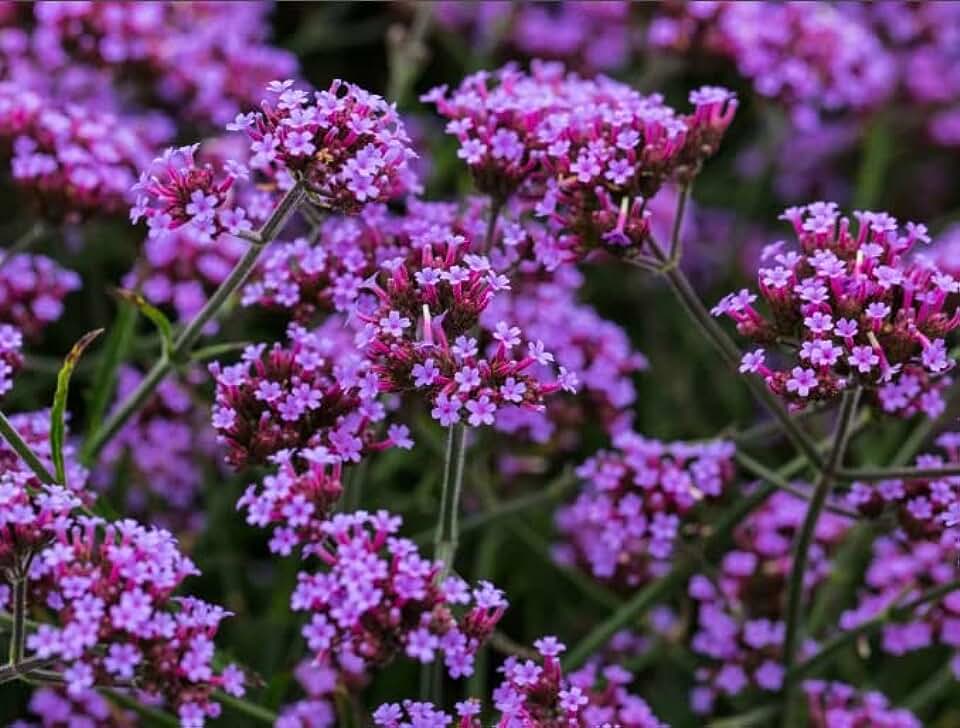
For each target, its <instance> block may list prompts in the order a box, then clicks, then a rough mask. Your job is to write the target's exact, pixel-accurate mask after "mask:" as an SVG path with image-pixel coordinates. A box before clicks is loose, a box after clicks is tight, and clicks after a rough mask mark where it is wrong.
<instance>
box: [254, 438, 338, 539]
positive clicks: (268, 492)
mask: <svg viewBox="0 0 960 728" xmlns="http://www.w3.org/2000/svg"><path fill="white" fill-rule="evenodd" d="M269 460H270V462H271V463H272V464H274V465H276V472H274V473H271V474H268V475H266V476H264V478H263V483H262V484H260V485H259V486H258V485H257V484H250V485H249V486H247V489H246V491H244V494H243V496H241V498H240V500H238V501H237V508H238V509H242V510H246V512H247V523H249V524H250V525H251V526H260V527H261V528H263V527H266V526H272V527H273V529H274V530H273V538H271V539H270V550H271V551H272V552H273V553H275V554H280V555H281V556H289V555H290V554H291V553H292V552H293V549H294V547H295V546H297V545H299V544H304V543H313V542H318V541H321V540H322V539H323V538H324V536H325V533H326V532H325V531H324V524H325V523H326V519H327V518H328V517H329V515H330V514H331V512H332V511H333V508H334V506H335V505H336V503H337V501H338V500H339V499H340V496H341V495H342V494H343V485H342V483H341V478H342V470H343V465H342V461H341V460H340V458H339V457H337V456H336V455H333V454H332V453H331V452H330V451H329V450H328V449H327V448H325V447H322V446H319V447H312V448H307V449H304V450H300V451H296V450H280V451H279V452H276V453H274V454H273V455H271V456H270V458H269Z"/></svg>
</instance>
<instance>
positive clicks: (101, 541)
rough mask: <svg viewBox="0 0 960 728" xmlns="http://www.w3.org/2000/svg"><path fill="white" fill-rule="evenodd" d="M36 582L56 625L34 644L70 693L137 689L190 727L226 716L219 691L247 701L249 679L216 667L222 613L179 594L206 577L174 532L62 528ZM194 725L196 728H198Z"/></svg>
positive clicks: (33, 575)
mask: <svg viewBox="0 0 960 728" xmlns="http://www.w3.org/2000/svg"><path fill="white" fill-rule="evenodd" d="M54 530H55V536H54V539H53V541H52V542H51V543H50V544H49V545H47V546H46V547H45V548H44V549H43V550H41V551H40V552H39V553H38V554H37V555H36V558H35V559H34V561H33V566H32V568H31V570H30V572H29V577H28V578H29V582H28V586H29V593H30V595H31V599H30V601H31V603H35V604H43V605H45V607H46V609H47V610H48V611H49V612H50V613H51V616H52V617H53V618H54V623H53V624H49V623H46V622H44V623H42V624H41V625H40V626H39V627H38V628H37V630H36V631H35V632H33V633H32V634H30V635H29V636H28V637H27V649H28V651H29V652H30V653H32V655H33V656H35V657H37V658H40V659H49V660H51V662H52V663H54V664H56V665H59V666H60V667H61V668H62V674H63V677H64V680H65V681H66V685H67V691H68V693H69V694H71V695H75V694H79V693H81V692H83V691H86V690H88V689H90V688H91V687H93V686H94V685H96V684H115V683H131V684H133V685H135V686H136V687H137V688H139V689H142V690H144V691H145V692H147V693H149V694H155V695H159V696H162V697H163V698H164V699H165V700H166V701H168V702H169V703H170V704H172V705H174V706H176V708H177V710H178V712H179V715H180V717H181V720H182V721H183V722H184V723H185V724H190V725H202V723H203V718H204V717H205V716H207V717H215V716H216V715H218V714H219V706H218V705H217V704H216V703H214V702H212V701H211V693H212V692H213V690H215V689H217V688H221V689H223V690H226V691H227V692H229V693H231V694H233V695H241V694H243V690H244V689H243V682H244V677H243V674H242V673H241V672H240V670H239V669H237V668H236V667H234V666H228V667H226V668H224V669H223V671H222V672H220V673H219V674H217V673H216V672H215V671H214V667H213V665H212V659H213V652H214V647H213V642H212V639H213V636H214V635H215V634H216V631H217V626H218V624H219V622H220V621H221V620H222V619H223V618H224V617H226V616H227V615H228V613H227V612H225V611H224V610H223V609H222V608H220V607H218V606H215V605H212V604H208V603H206V602H203V601H201V600H199V599H194V598H190V597H181V598H174V597H173V596H172V594H173V591H174V590H175V589H176V588H177V587H178V586H179V585H180V584H181V582H182V581H183V580H184V579H185V578H186V577H188V576H191V575H193V574H196V573H198V572H197V569H196V567H195V566H194V565H193V563H192V562H191V561H190V560H189V559H188V558H186V557H185V556H183V555H182V554H181V553H180V551H179V548H178V546H177V543H176V541H175V539H174V538H173V536H171V535H170V534H169V533H168V532H166V531H163V530H160V529H156V528H145V527H143V526H140V525H139V524H137V523H136V522H134V521H129V520H126V521H118V522H116V523H107V522H105V521H103V520H102V519H99V518H88V517H77V518H75V519H61V520H60V521H59V522H58V523H57V524H56V526H55V529H54ZM191 721H192V722H191Z"/></svg>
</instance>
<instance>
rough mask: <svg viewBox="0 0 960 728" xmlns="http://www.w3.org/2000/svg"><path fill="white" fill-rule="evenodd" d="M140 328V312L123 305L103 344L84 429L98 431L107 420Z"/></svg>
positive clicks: (91, 389)
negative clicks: (119, 377)
mask: <svg viewBox="0 0 960 728" xmlns="http://www.w3.org/2000/svg"><path fill="white" fill-rule="evenodd" d="M136 327H137V309H136V308H134V307H133V306H132V305H131V306H128V305H124V304H121V305H120V307H119V309H118V310H117V317H116V318H115V319H114V322H113V325H112V326H111V327H110V331H109V333H108V334H107V339H106V341H105V342H104V344H103V352H102V354H101V355H100V357H99V361H98V363H97V370H96V372H95V373H94V378H93V384H92V385H91V388H90V392H89V394H88V397H87V410H88V414H87V422H86V427H85V428H84V430H85V431H86V432H94V431H96V429H97V428H98V427H99V426H100V423H101V422H102V421H103V415H104V414H105V413H106V411H107V407H108V405H109V404H110V399H111V398H112V397H113V393H114V389H115V388H116V383H117V370H118V369H119V368H120V363H121V362H122V361H123V359H124V358H125V357H126V355H127V352H128V351H130V344H131V342H132V341H133V334H134V332H135V331H136Z"/></svg>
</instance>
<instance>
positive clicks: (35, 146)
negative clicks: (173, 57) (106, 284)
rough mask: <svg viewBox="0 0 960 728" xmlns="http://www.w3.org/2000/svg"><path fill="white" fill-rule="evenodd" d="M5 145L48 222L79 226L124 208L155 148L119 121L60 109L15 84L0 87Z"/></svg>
mask: <svg viewBox="0 0 960 728" xmlns="http://www.w3.org/2000/svg"><path fill="white" fill-rule="evenodd" d="M0 145H2V146H3V147H5V148H10V149H11V150H12V160H11V176H12V177H13V181H14V183H15V184H16V185H17V187H19V188H20V189H21V190H23V191H24V192H25V193H26V195H27V197H28V198H29V200H30V201H31V203H32V204H33V205H34V206H36V207H37V208H38V210H39V212H40V214H41V215H42V216H43V217H44V219H48V220H55V221H60V220H65V221H68V222H77V221H81V220H84V219H86V218H88V217H90V216H93V215H116V214H118V213H121V212H123V211H125V210H126V209H127V207H128V204H129V202H130V199H131V195H130V188H131V187H132V186H133V183H134V182H135V181H136V174H137V170H138V169H140V168H142V167H143V166H144V165H145V164H146V162H147V161H148V160H149V159H150V155H151V148H150V146H149V145H148V143H147V142H146V140H144V139H143V138H142V137H141V136H140V134H138V132H137V130H136V129H135V128H134V127H132V126H130V125H128V124H125V123H124V122H123V121H122V120H121V119H119V118H117V117H116V116H114V115H112V114H109V113H104V112H100V111H98V110H96V109H92V108H88V107H85V106H79V105H65V106H64V105H60V104H58V103H56V102H52V101H51V100H49V99H47V98H45V97H44V96H42V95H41V94H39V93H36V92H34V91H31V90H30V89H28V88H24V87H23V86H20V85H18V84H16V83H12V82H3V83H0Z"/></svg>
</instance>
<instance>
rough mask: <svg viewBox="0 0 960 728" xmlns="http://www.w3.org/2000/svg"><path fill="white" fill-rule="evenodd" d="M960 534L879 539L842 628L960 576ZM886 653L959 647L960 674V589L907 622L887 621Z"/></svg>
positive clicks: (956, 664)
mask: <svg viewBox="0 0 960 728" xmlns="http://www.w3.org/2000/svg"><path fill="white" fill-rule="evenodd" d="M958 575H960V573H958V565H957V542H956V536H955V535H954V534H950V533H944V534H942V535H941V537H940V538H939V539H937V540H935V541H916V540H913V539H911V538H909V537H908V536H907V535H906V534H903V533H901V532H894V533H893V534H891V535H889V536H884V537H882V538H879V539H877V540H876V541H875V542H874V544H873V560H872V561H871V562H870V564H869V566H868V567H867V570H866V573H865V575H864V587H863V589H862V591H861V593H860V595H859V599H858V601H857V605H856V606H855V607H854V608H853V609H850V610H848V611H846V612H844V613H843V614H842V615H841V616H840V624H839V626H840V629H841V630H849V629H855V628H856V627H858V626H860V625H861V624H863V623H864V622H866V621H868V620H870V619H873V618H875V617H877V616H878V615H880V614H882V613H884V612H885V611H886V610H888V609H891V608H896V607H897V606H899V605H902V604H905V603H908V602H910V601H911V600H912V599H915V598H917V597H920V596H922V595H923V593H924V592H926V591H928V590H930V589H934V588H936V587H939V586H942V585H944V584H947V583H949V582H952V581H956V579H957V578H958ZM880 645H881V648H882V649H883V651H884V652H886V653H888V654H891V655H895V656H902V655H905V654H908V653H910V652H914V651H916V650H922V649H924V648H926V647H930V646H931V645H943V646H945V647H948V648H950V649H952V650H954V652H955V655H954V657H953V659H952V661H951V663H950V664H951V668H952V670H953V673H954V675H955V676H960V590H957V591H953V592H950V593H949V594H946V595H944V596H942V597H940V598H939V599H937V600H935V601H931V602H928V603H926V604H924V605H922V606H921V607H920V608H918V609H916V610H914V611H913V612H912V613H911V614H909V615H908V616H907V617H906V620H905V621H901V620H895V621H889V622H887V623H886V624H884V626H883V630H882V632H881V638H880Z"/></svg>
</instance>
